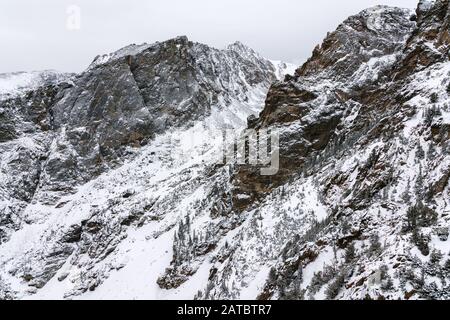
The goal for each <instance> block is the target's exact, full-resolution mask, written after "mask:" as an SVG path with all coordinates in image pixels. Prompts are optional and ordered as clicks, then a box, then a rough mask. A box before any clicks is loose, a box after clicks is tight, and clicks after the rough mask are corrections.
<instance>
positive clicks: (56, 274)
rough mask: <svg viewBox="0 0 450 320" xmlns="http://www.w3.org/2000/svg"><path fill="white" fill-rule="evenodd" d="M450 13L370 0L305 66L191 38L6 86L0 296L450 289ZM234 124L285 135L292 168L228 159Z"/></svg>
mask: <svg viewBox="0 0 450 320" xmlns="http://www.w3.org/2000/svg"><path fill="white" fill-rule="evenodd" d="M449 25H450V7H449V0H436V1H420V3H419V6H418V9H417V11H416V12H413V11H410V10H406V9H398V8H391V7H386V6H378V7H374V8H371V9H367V10H365V11H363V12H361V13H359V14H357V15H355V16H352V17H350V18H348V19H347V20H346V21H344V22H343V23H342V24H341V25H340V26H339V27H338V28H337V29H336V31H334V32H332V33H329V34H328V35H327V37H326V38H325V40H324V42H323V43H322V44H321V45H319V46H317V47H316V48H315V49H314V52H313V54H312V56H311V58H310V59H309V60H308V61H307V62H306V63H305V64H303V65H302V66H301V67H300V68H297V70H296V71H295V72H294V71H293V69H292V67H291V66H290V65H288V64H284V63H282V62H271V61H268V60H266V59H264V58H262V57H261V56H260V55H258V54H257V53H256V52H254V51H253V50H252V49H250V48H248V47H246V46H245V45H243V44H241V43H239V42H237V43H235V44H232V45H230V46H229V47H227V48H226V49H224V50H217V49H213V48H210V47H208V46H205V45H202V44H198V43H194V42H191V41H189V40H188V39H187V38H185V37H179V38H176V39H172V40H168V41H166V42H162V43H155V44H151V45H148V44H144V45H139V46H137V45H131V46H129V47H126V48H123V49H121V50H119V51H117V52H115V53H112V54H107V55H103V56H98V57H97V58H96V59H95V60H94V62H93V63H92V64H91V65H90V66H89V68H88V69H87V70H86V71H85V72H83V73H81V74H79V75H60V76H59V75H56V76H55V77H53V78H52V80H49V81H43V82H39V81H34V80H28V79H31V78H33V77H32V76H29V75H26V74H21V75H20V78H23V79H21V80H20V81H19V80H17V81H15V83H17V84H13V83H12V80H11V81H9V82H8V81H5V80H2V82H0V84H1V88H2V91H1V95H0V239H1V240H0V298H22V299H41V298H56V299H62V298H70V299H106V298H109V299H118V298H125V299H132V298H133V299H134V298H136V299H179V298H184V299H194V298H195V299H232V298H235V299H256V298H258V299H325V298H326V299H367V298H370V299H398V298H400V299H429V298H431V299H439V298H449V292H450V290H449V287H448V282H449V280H450V259H449V258H450V257H449V251H450V242H449V241H450V239H449V237H448V236H449V228H450V225H449V223H450V221H449V220H450V215H449V214H450V204H449V201H450V197H449V183H448V182H449V179H450V154H449V151H450V146H449V136H450V109H449V102H450V97H449V95H450V61H449V52H448V50H449V47H450V33H449V32H450V29H449ZM2 77H3V78H2ZM12 78H13V76H10V75H8V76H3V75H2V76H1V77H0V79H12ZM33 79H34V78H33ZM35 83H40V84H38V85H35ZM3 88H6V89H3ZM229 128H234V129H236V130H240V129H245V128H250V129H257V130H259V129H271V130H272V131H275V130H276V131H278V132H279V133H280V146H279V148H280V170H279V172H278V173H277V174H276V175H273V176H262V175H260V174H259V169H260V168H259V167H257V166H251V165H240V164H238V163H234V164H229V165H217V164H216V163H215V162H214V159H213V156H212V154H213V153H214V152H215V151H216V150H217V148H218V147H220V144H221V140H222V137H220V136H216V135H212V134H211V132H213V130H217V129H229ZM192 137H196V139H195V143H192V139H191V138H192ZM199 137H201V139H198V138H199Z"/></svg>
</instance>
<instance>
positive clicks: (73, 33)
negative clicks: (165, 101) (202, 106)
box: [0, 0, 417, 73]
mask: <svg viewBox="0 0 450 320" xmlns="http://www.w3.org/2000/svg"><path fill="white" fill-rule="evenodd" d="M416 3H417V0H339V1H336V0H313V1H310V0H161V1H156V0H39V1H35V0H1V1H0V44H1V49H0V73H3V72H12V71H19V70H20V71H31V70H43V69H55V70H61V71H71V72H78V71H82V70H83V69H84V68H86V67H87V66H88V65H89V63H90V62H91V61H92V59H93V58H94V57H95V56H96V55H98V54H103V53H107V52H111V51H115V50H117V49H119V48H120V47H123V46H125V45H128V44H130V43H136V44H139V43H143V42H147V43H152V42H155V41H162V40H166V39H169V38H172V37H175V36H178V35H187V36H188V37H189V39H191V40H194V41H197V42H203V43H206V44H209V45H211V46H214V47H217V48H223V47H225V46H226V45H227V44H228V43H232V42H234V41H236V40H239V41H241V42H243V43H246V44H247V45H249V46H251V47H253V48H254V49H256V50H257V51H259V52H260V53H261V54H262V55H263V56H265V57H267V58H270V59H275V60H285V61H290V62H295V63H297V64H299V63H300V62H301V61H303V60H304V59H305V58H307V57H308V56H309V55H310V53H311V51H312V49H313V48H314V46H315V45H316V44H318V43H320V42H321V40H322V39H323V37H324V36H325V35H326V33H327V31H332V30H334V29H335V28H336V26H337V25H338V24H339V23H340V22H342V21H343V20H344V19H345V18H346V17H347V16H349V15H351V14H354V13H357V12H359V11H360V10H362V9H364V8H367V7H370V6H374V5H377V4H388V5H392V6H401V7H410V8H413V7H415V6H416ZM78 13H79V15H78Z"/></svg>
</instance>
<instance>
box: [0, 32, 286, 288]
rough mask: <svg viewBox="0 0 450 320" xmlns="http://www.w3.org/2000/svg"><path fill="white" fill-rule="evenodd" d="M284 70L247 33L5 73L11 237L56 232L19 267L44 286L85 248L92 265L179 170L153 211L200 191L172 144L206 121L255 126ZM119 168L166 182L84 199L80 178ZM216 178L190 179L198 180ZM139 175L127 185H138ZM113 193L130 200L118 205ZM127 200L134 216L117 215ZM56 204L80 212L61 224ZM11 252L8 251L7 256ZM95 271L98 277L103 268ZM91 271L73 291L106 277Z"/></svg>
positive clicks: (147, 180) (5, 236) (7, 226)
mask: <svg viewBox="0 0 450 320" xmlns="http://www.w3.org/2000/svg"><path fill="white" fill-rule="evenodd" d="M279 72H282V70H281V69H280V67H279V66H275V65H274V64H272V63H271V62H270V61H268V60H265V59H263V58H262V57H260V56H259V55H258V54H257V53H256V52H254V51H253V50H252V49H250V48H248V47H246V46H245V45H243V44H241V43H234V44H232V45H230V46H229V47H227V48H226V49H225V50H217V49H214V48H210V47H208V46H206V45H202V44H199V43H194V42H191V41H189V40H188V39H187V38H186V37H179V38H175V39H172V40H169V41H166V42H163V43H156V44H152V45H146V44H145V45H140V46H136V45H132V46H129V47H126V48H123V49H121V50H119V51H117V52H115V53H112V54H109V55H104V56H99V57H97V58H96V59H95V60H94V62H93V63H92V64H91V66H90V67H89V68H88V69H87V70H86V71H85V72H83V73H81V74H79V75H67V76H66V77H64V76H59V75H55V76H53V77H50V76H49V75H47V74H45V75H34V74H33V75H30V76H29V75H27V74H20V75H19V76H20V77H19V79H17V81H16V82H17V85H15V87H14V88H13V87H12V85H11V81H10V80H11V78H14V77H16V78H17V76H16V75H11V76H8V75H5V76H4V78H5V79H6V81H5V83H4V86H2V87H1V88H2V90H3V88H6V89H7V90H6V89H5V93H3V91H1V93H2V96H1V100H0V117H1V119H2V123H1V124H0V150H1V155H0V161H1V167H0V170H1V171H0V177H1V179H0V217H1V220H0V239H1V242H0V243H5V246H8V245H11V246H12V248H13V251H15V250H16V249H17V247H15V246H14V245H13V243H14V241H16V240H14V239H10V237H11V235H13V236H16V235H18V234H24V233H26V232H27V231H26V230H24V229H27V228H28V226H29V225H39V224H41V225H42V224H43V225H46V226H45V227H44V226H43V227H42V229H40V230H41V231H40V232H41V233H40V234H39V232H38V233H37V234H36V236H37V237H41V239H47V240H42V241H45V242H47V245H46V247H45V248H44V247H40V246H39V245H35V246H34V245H31V246H32V248H29V250H30V251H29V254H26V255H24V256H23V257H22V258H20V260H22V262H21V263H19V264H16V263H12V265H13V266H12V267H11V269H10V270H9V272H10V274H12V275H13V276H16V277H20V278H22V279H24V281H25V283H26V284H27V285H28V286H30V287H35V288H42V287H43V286H44V285H45V284H46V283H47V282H48V281H49V280H50V279H52V278H53V277H54V276H55V273H56V272H58V270H60V269H61V267H62V265H64V264H65V263H66V262H67V259H68V258H69V257H70V256H73V255H76V257H77V258H75V257H73V258H72V259H73V261H72V264H73V265H76V264H77V263H80V266H83V268H85V271H84V272H88V271H87V270H88V268H90V269H92V266H95V264H96V263H97V262H99V261H102V260H104V259H105V258H106V257H107V256H108V255H109V254H110V253H111V252H112V251H114V249H115V247H116V246H117V245H118V244H119V243H120V242H121V241H122V240H123V239H124V232H126V229H127V228H128V227H130V226H131V225H133V226H135V225H137V224H140V225H142V224H143V223H144V221H145V220H146V219H147V218H148V217H145V215H146V214H147V213H148V212H149V211H150V210H151V209H152V207H153V206H154V205H155V202H156V200H155V198H154V197H156V196H154V195H153V194H156V193H158V189H159V188H163V187H162V184H163V183H162V182H159V183H158V182H156V181H158V179H163V180H164V179H167V180H170V181H167V183H168V184H169V185H171V187H168V191H169V189H170V191H169V192H168V193H167V194H166V195H165V196H164V197H167V199H162V198H161V199H160V204H159V206H161V208H160V209H155V212H154V217H153V218H151V219H155V220H159V218H158V217H161V216H164V215H165V212H166V211H170V210H171V208H172V210H173V205H174V204H173V203H172V202H173V201H174V199H172V197H182V196H184V197H187V196H188V195H189V193H190V192H192V187H189V188H187V187H186V186H185V185H184V184H183V183H182V181H183V180H184V179H185V178H184V175H186V174H187V173H185V174H181V173H180V172H178V170H183V169H182V168H181V169H180V167H181V166H182V163H181V162H179V161H180V160H181V159H180V160H178V162H177V163H172V162H173V159H174V157H173V156H174V155H173V154H172V153H176V152H179V151H181V150H178V149H177V146H176V145H173V143H174V142H176V140H177V139H179V138H180V137H181V138H182V137H183V134H186V133H189V132H190V131H194V132H197V131H198V130H203V126H205V125H206V126H209V127H210V128H211V129H221V128H222V129H225V128H228V127H230V128H232V127H236V126H242V125H243V124H245V123H246V117H247V116H248V115H250V114H256V113H257V112H258V111H259V110H260V109H261V106H262V102H261V101H262V98H263V97H264V95H265V93H266V91H267V89H268V87H269V85H270V84H271V83H272V82H273V81H275V79H276V77H277V76H278V73H279ZM14 79H15V78H14ZM19 80H20V81H19ZM0 84H3V83H0ZM13 89H14V90H13ZM173 132H174V134H173V135H172V133H173ZM212 146H213V145H207V148H210V147H212ZM160 147H162V150H159V151H156V150H157V149H158V148H160ZM202 147H204V146H203V145H202ZM144 149H145V150H144ZM199 159H200V158H199ZM127 161H128V162H129V161H131V162H132V163H136V164H137V163H139V168H137V169H133V170H132V169H131V168H129V167H128V169H127V167H123V166H122V167H121V165H123V163H125V162H127ZM153 162H155V163H158V165H155V166H153V167H154V169H155V171H154V172H153V171H152V170H153V169H151V170H150V171H148V166H149V165H150V166H151V164H152V163H153ZM201 163H202V162H201V160H199V163H198V164H196V166H198V165H200V164H201ZM158 166H159V167H158ZM163 166H164V167H166V169H164V168H163ZM202 166H204V165H202ZM115 170H132V174H128V175H127V176H128V177H130V176H131V175H136V179H137V180H136V183H137V185H139V186H140V187H144V185H147V187H146V188H147V190H150V189H152V188H155V190H154V192H153V193H152V192H150V193H149V196H150V199H145V200H144V199H140V200H138V199H137V198H136V197H135V193H134V191H130V190H121V191H119V194H118V195H115V196H112V195H108V196H107V197H106V198H105V199H103V200H104V201H106V202H105V203H103V204H102V205H98V204H94V203H92V200H93V199H92V196H91V194H92V191H89V192H88V193H89V196H86V195H83V196H81V199H84V200H81V201H82V202H83V201H87V203H86V211H85V210H84V209H82V208H80V202H79V201H80V199H79V198H78V197H79V196H78V195H77V194H78V192H79V191H78V190H77V188H79V186H80V185H83V184H86V183H89V181H92V180H95V178H96V177H98V176H100V175H102V174H104V173H105V172H107V171H115ZM164 170H166V171H167V172H169V171H170V170H175V171H177V172H178V173H173V178H174V179H175V180H173V179H172V178H170V179H169V177H170V175H169V176H168V177H166V178H163V177H159V176H158V175H157V173H160V172H161V171H164ZM138 176H139V178H137V177H138ZM152 176H153V178H152ZM124 178H125V176H124ZM205 178H209V179H211V180H213V179H214V178H211V177H205ZM205 178H203V179H199V178H196V179H193V181H192V182H189V179H188V182H189V184H192V185H193V186H196V185H198V184H199V183H205V182H204V181H203V180H204V179H205ZM155 179H156V180H155ZM179 179H181V180H179ZM113 180H115V178H113ZM127 180H128V178H127V179H125V180H124V181H123V182H121V183H119V184H123V185H128V186H130V187H131V185H132V183H131V181H130V180H128V181H127ZM175 181H176V182H175ZM93 184H97V185H98V186H101V187H100V189H102V188H104V187H105V186H107V185H108V184H109V186H110V187H113V189H116V188H117V186H118V185H117V182H112V181H111V182H108V183H107V184H106V185H105V184H104V182H100V183H99V182H93ZM176 184H179V186H178V187H175V185H176ZM174 187H175V189H174ZM178 188H180V189H179V191H176V189H178ZM183 188H184V189H183ZM88 189H89V187H88ZM94 189H97V187H94ZM119 189H121V188H119ZM114 192H115V191H114ZM107 193H108V192H107ZM73 197H74V198H73ZM111 197H112V198H111ZM61 198H63V199H61ZM67 198H69V199H70V200H68V199H67ZM75 198H78V200H74V199H75ZM100 198H101V197H100ZM113 198H116V199H118V200H117V203H116V204H113V202H114V201H115V200H113ZM156 198H157V197H156ZM130 199H134V200H132V202H133V203H135V201H137V202H136V203H135V204H133V205H137V206H138V207H136V208H135V209H132V210H130V207H122V205H123V204H122V201H125V202H127V201H129V200H130ZM103 200H101V202H102V201H103ZM74 201H75V202H78V205H77V204H75V202H74ZM117 205H120V206H121V207H122V209H120V210H119V211H121V210H123V215H120V214H119V215H118V216H115V217H114V218H112V217H110V215H111V214H113V215H114V214H115V213H117V211H116V210H117V209H112V208H113V207H116V206H117ZM41 206H42V207H41ZM99 206H100V207H101V208H99ZM66 210H69V212H70V213H69V212H66ZM72 210H73V211H74V212H73V211H72ZM180 210H181V208H180ZM84 211H85V212H84ZM53 212H55V213H57V212H58V213H57V214H56V215H60V216H64V215H65V214H64V213H62V212H66V214H68V216H71V215H72V217H76V218H75V219H74V221H73V222H68V221H62V222H61V224H62V225H61V224H59V225H58V224H56V225H52V223H51V222H50V221H51V220H52V218H50V217H52V216H53ZM113 212H114V213H113ZM55 219H57V220H59V219H60V218H56V216H55ZM171 219H172V218H171ZM69 220H70V219H69ZM171 223H173V222H171ZM171 223H169V225H170V224H171ZM14 231H17V233H14ZM45 234H46V235H45ZM18 237H20V236H18ZM49 239H51V240H49ZM19 241H20V240H19ZM5 250H6V249H5ZM5 252H6V251H4V252H3V254H5ZM7 256H8V254H7ZM42 256H43V257H44V258H40V257H42ZM82 257H90V258H89V259H90V260H91V261H90V262H89V264H88V265H89V266H90V267H89V266H88V265H86V263H85V262H81V260H83V259H85V258H82ZM10 258H11V257H10V256H9V258H7V257H5V256H4V255H3V256H2V259H1V263H2V266H5V263H7V262H8V261H9V259H10ZM14 259H15V258H14ZM14 259H13V260H14ZM25 259H28V260H32V261H33V264H34V265H33V267H32V268H31V269H30V270H28V269H26V268H25V267H24V265H23V263H24V261H25ZM77 261H78V262H77ZM90 272H91V273H92V276H93V277H97V275H98V273H99V272H100V273H101V274H102V273H103V271H99V270H95V271H90ZM83 275H84V273H83ZM59 278H61V279H63V278H64V279H66V278H67V276H64V275H61V276H59ZM88 278H89V280H88V281H86V282H83V283H82V284H78V286H79V288H78V287H77V288H75V289H74V290H73V291H70V292H71V293H70V294H74V293H79V292H80V291H81V292H82V291H84V290H87V289H92V290H93V289H94V288H95V287H96V286H97V285H98V283H97V281H100V279H98V280H95V279H93V278H90V277H88Z"/></svg>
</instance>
